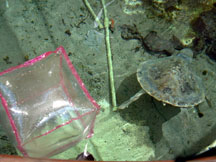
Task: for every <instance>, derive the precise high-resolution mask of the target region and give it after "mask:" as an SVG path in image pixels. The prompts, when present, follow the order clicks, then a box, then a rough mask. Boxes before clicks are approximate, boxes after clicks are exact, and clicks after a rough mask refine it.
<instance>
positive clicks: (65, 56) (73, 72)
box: [56, 46, 100, 110]
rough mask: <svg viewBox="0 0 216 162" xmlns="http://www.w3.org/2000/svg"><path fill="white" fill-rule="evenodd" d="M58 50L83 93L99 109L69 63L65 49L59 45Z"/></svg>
mask: <svg viewBox="0 0 216 162" xmlns="http://www.w3.org/2000/svg"><path fill="white" fill-rule="evenodd" d="M58 51H61V53H62V54H63V56H64V58H65V60H66V61H67V64H68V65H69V68H70V70H71V73H72V74H73V75H74V76H75V78H76V79H77V81H78V83H79V85H80V87H81V88H82V90H83V92H84V93H85V95H86V96H87V98H88V99H89V101H90V102H91V103H92V104H93V105H94V106H95V107H96V108H97V109H98V110H99V109H100V106H99V105H98V104H97V102H96V101H95V100H94V99H93V98H92V97H91V95H90V94H89V92H88V90H87V89H86V87H85V84H84V83H83V81H82V80H81V78H80V76H79V75H78V73H77V71H76V69H75V68H74V66H73V64H72V63H71V61H70V58H69V57H68V55H67V53H66V51H65V49H64V48H63V47H62V46H60V47H59V48H57V50H56V52H58Z"/></svg>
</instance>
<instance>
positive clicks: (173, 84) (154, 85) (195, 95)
mask: <svg viewBox="0 0 216 162" xmlns="http://www.w3.org/2000/svg"><path fill="white" fill-rule="evenodd" d="M192 56H193V52H192V51H191V50H190V49H187V48H186V49H183V50H181V51H180V53H179V54H177V55H174V56H170V57H165V58H159V59H154V60H147V61H144V62H142V63H141V64H140V65H139V67H138V69H137V79H138V82H139V83H140V85H141V87H142V89H141V90H140V91H139V92H137V93H136V94H135V95H134V96H133V97H131V98H130V99H129V100H128V101H126V102H124V103H123V104H122V105H120V106H119V107H118V109H125V108H126V107H128V106H129V104H130V103H132V102H134V101H135V100H137V99H138V98H139V97H140V96H141V95H142V94H144V93H147V94H149V95H151V96H152V97H154V98H156V99H157V100H159V101H162V102H163V103H165V104H166V103H167V104H170V105H173V106H176V107H194V106H196V105H198V104H199V103H201V102H203V101H204V100H205V93H204V87H203V84H202V80H201V78H199V77H198V76H197V75H195V73H193V72H192V71H191V70H190V69H189V66H188V64H189V63H191V61H192Z"/></svg>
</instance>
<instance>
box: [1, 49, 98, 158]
mask: <svg viewBox="0 0 216 162" xmlns="http://www.w3.org/2000/svg"><path fill="white" fill-rule="evenodd" d="M59 51H61V53H62V54H63V56H64V58H65V60H66V62H67V64H68V66H69V68H70V70H71V73H72V74H73V75H74V76H75V78H76V79H77V81H78V83H79V85H80V87H81V89H82V90H83V92H84V93H85V95H86V96H87V98H88V99H89V101H90V102H91V103H92V104H93V105H94V106H95V107H96V108H97V113H98V112H99V110H100V106H99V105H98V104H97V103H96V101H95V100H94V99H93V98H92V97H91V95H90V94H89V92H88V90H87V89H86V87H85V85H84V83H83V81H82V80H81V78H80V77H79V75H78V73H77V71H76V69H75V68H74V66H73V64H72V63H71V61H70V58H69V57H68V55H67V53H66V51H65V49H64V47H63V46H60V47H58V48H57V49H56V50H55V51H49V52H45V53H44V54H42V55H40V56H37V57H35V58H33V59H31V60H29V61H26V62H25V63H23V64H21V65H17V66H14V67H11V68H9V69H6V70H4V71H2V72H0V76H1V75H4V74H6V73H9V72H12V71H14V70H17V69H19V68H23V67H28V66H30V65H33V64H34V63H36V62H38V61H40V60H42V59H44V58H45V57H47V56H49V55H51V54H52V53H58V52H59ZM0 98H1V101H2V105H3V107H4V109H5V112H6V114H7V115H8V118H9V121H10V124H11V126H12V129H13V132H14V134H15V138H16V140H17V142H18V146H17V147H18V149H19V150H20V152H21V153H22V154H23V155H24V156H28V154H27V152H26V151H25V149H24V148H23V147H22V144H21V139H20V136H19V134H18V131H17V128H16V125H15V123H14V120H13V118H12V116H11V114H10V112H9V110H8V105H7V101H6V100H5V98H4V97H3V96H2V94H1V93H0ZM63 125H65V123H64V124H63ZM63 125H62V126H63ZM92 125H94V124H92ZM57 127H61V125H59V126H57Z"/></svg>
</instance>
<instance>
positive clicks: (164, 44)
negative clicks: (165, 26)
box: [121, 24, 184, 55]
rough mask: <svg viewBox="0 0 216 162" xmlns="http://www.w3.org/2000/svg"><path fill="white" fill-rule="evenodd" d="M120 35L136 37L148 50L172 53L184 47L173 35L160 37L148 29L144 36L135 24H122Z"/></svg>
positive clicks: (126, 38)
mask: <svg viewBox="0 0 216 162" xmlns="http://www.w3.org/2000/svg"><path fill="white" fill-rule="evenodd" d="M121 30H122V32H121V37H122V38H123V39H125V40H130V39H138V40H139V41H141V44H142V46H144V47H145V49H147V50H148V51H151V52H157V53H163V54H166V55H172V54H173V53H174V52H175V50H176V49H177V50H180V49H182V48H183V47H184V45H183V44H182V43H181V41H180V40H179V39H178V38H177V37H176V36H173V37H172V38H171V39H170V40H167V39H164V38H162V37H160V36H159V35H158V34H157V32H156V31H150V32H149V33H148V34H147V35H146V36H145V37H143V36H142V34H141V33H140V32H139V31H138V29H137V27H136V25H126V24H125V25H123V26H122V27H121Z"/></svg>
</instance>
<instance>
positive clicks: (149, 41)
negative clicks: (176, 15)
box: [143, 31, 175, 55]
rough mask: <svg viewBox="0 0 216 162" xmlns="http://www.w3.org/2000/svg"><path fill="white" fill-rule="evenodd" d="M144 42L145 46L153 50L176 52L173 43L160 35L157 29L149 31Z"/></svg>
mask: <svg viewBox="0 0 216 162" xmlns="http://www.w3.org/2000/svg"><path fill="white" fill-rule="evenodd" d="M143 43H144V46H145V47H147V48H148V49H149V50H150V51H153V52H165V53H166V54H168V55H172V54H173V53H174V52H175V48H174V45H173V43H172V42H171V41H169V40H165V39H163V38H161V37H159V36H158V35H157V32H155V31H151V32H149V34H147V35H146V36H145V38H144V40H143Z"/></svg>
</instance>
